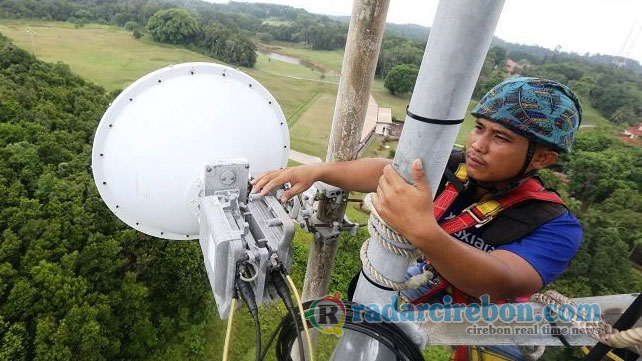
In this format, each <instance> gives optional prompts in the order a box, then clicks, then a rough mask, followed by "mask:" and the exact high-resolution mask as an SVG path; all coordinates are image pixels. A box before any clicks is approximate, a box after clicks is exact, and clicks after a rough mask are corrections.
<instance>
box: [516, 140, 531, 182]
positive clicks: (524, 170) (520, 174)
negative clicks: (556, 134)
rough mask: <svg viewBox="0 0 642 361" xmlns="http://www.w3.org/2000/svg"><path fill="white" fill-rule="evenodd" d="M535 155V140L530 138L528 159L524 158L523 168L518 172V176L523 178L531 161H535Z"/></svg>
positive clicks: (527, 152)
mask: <svg viewBox="0 0 642 361" xmlns="http://www.w3.org/2000/svg"><path fill="white" fill-rule="evenodd" d="M534 155H535V142H533V141H531V140H530V139H529V140H528V150H527V151H526V160H524V165H522V169H521V170H520V171H519V173H517V178H522V176H523V175H525V174H526V170H527V169H528V167H529V166H530V165H531V161H533V156H534Z"/></svg>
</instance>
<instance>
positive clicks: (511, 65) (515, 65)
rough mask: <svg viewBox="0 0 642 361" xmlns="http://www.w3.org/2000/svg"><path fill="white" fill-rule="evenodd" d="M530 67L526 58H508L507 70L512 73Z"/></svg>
mask: <svg viewBox="0 0 642 361" xmlns="http://www.w3.org/2000/svg"><path fill="white" fill-rule="evenodd" d="M527 67H528V62H527V61H525V60H520V61H514V60H511V59H506V72H508V74H510V75H515V74H519V73H520V72H521V71H522V70H524V69H526V68H527Z"/></svg>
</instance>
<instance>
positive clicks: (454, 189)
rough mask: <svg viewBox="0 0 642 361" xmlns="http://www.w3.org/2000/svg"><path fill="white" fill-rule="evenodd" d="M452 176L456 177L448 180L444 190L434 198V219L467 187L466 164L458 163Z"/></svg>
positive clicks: (439, 216)
mask: <svg viewBox="0 0 642 361" xmlns="http://www.w3.org/2000/svg"><path fill="white" fill-rule="evenodd" d="M454 176H455V178H456V179H453V180H452V181H448V182H447V183H446V187H445V188H444V190H443V191H442V192H441V193H440V194H439V196H437V198H436V199H435V202H434V204H435V206H434V213H435V219H439V218H441V216H442V215H443V214H444V212H446V210H447V209H448V208H450V206H451V205H452V204H453V202H454V201H455V199H456V198H457V196H458V195H459V193H460V192H462V191H464V190H466V188H467V187H468V175H467V174H466V165H465V164H464V163H461V164H459V167H458V168H457V170H456V171H455V173H454ZM456 181H459V184H457V183H455V182H456Z"/></svg>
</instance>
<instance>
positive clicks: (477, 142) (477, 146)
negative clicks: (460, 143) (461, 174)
mask: <svg viewBox="0 0 642 361" xmlns="http://www.w3.org/2000/svg"><path fill="white" fill-rule="evenodd" d="M470 146H471V148H473V150H474V151H475V152H477V153H482V154H484V153H486V152H487V151H488V140H487V139H486V137H485V136H479V137H476V138H475V139H474V140H473V142H472V144H471V145H470Z"/></svg>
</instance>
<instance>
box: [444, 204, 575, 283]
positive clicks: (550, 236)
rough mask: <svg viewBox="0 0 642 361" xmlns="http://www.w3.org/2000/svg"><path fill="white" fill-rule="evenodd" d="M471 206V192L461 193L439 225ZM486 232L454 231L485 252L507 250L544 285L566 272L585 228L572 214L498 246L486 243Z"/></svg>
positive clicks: (456, 236)
mask: <svg viewBox="0 0 642 361" xmlns="http://www.w3.org/2000/svg"><path fill="white" fill-rule="evenodd" d="M472 203H473V199H472V197H471V196H470V192H464V193H463V194H460V195H459V196H458V197H457V199H456V200H455V202H454V203H453V205H452V206H451V207H450V208H449V209H448V210H447V211H446V212H445V213H444V216H442V218H440V219H439V223H442V222H443V221H445V220H448V219H451V218H453V217H455V216H457V215H459V214H460V212H461V211H462V210H463V209H464V208H466V207H468V206H469V205H471V204H472ZM483 231H484V227H482V228H476V227H471V228H468V229H465V230H463V231H460V232H455V233H453V234H452V236H453V237H455V238H457V239H458V240H460V241H462V242H465V243H467V244H469V245H471V246H473V247H476V248H478V249H481V250H483V251H485V252H491V251H494V250H505V251H510V252H513V253H515V254H516V255H518V256H520V257H522V258H523V259H525V260H526V261H527V262H528V263H530V264H531V266H533V268H535V270H536V271H537V273H539V275H540V277H541V278H542V281H543V282H544V285H546V284H548V283H550V282H552V281H553V280H555V279H556V278H557V277H558V276H559V275H560V274H562V272H564V271H565V270H566V268H567V267H568V264H569V262H570V261H571V259H573V257H574V256H575V254H576V253H577V250H578V249H579V248H580V244H581V243H582V226H581V225H580V222H579V221H578V220H577V218H575V216H573V215H572V214H571V212H566V213H564V214H562V215H561V216H559V217H557V218H555V219H553V220H551V221H549V222H547V223H544V224H543V225H541V226H539V227H538V228H536V229H535V230H534V231H532V232H531V233H529V234H528V235H527V236H525V237H524V238H522V239H520V240H517V241H514V242H512V243H510V244H506V245H502V246H498V247H493V246H492V245H490V244H487V243H486V242H485V241H484V239H483V238H482V234H483Z"/></svg>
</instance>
